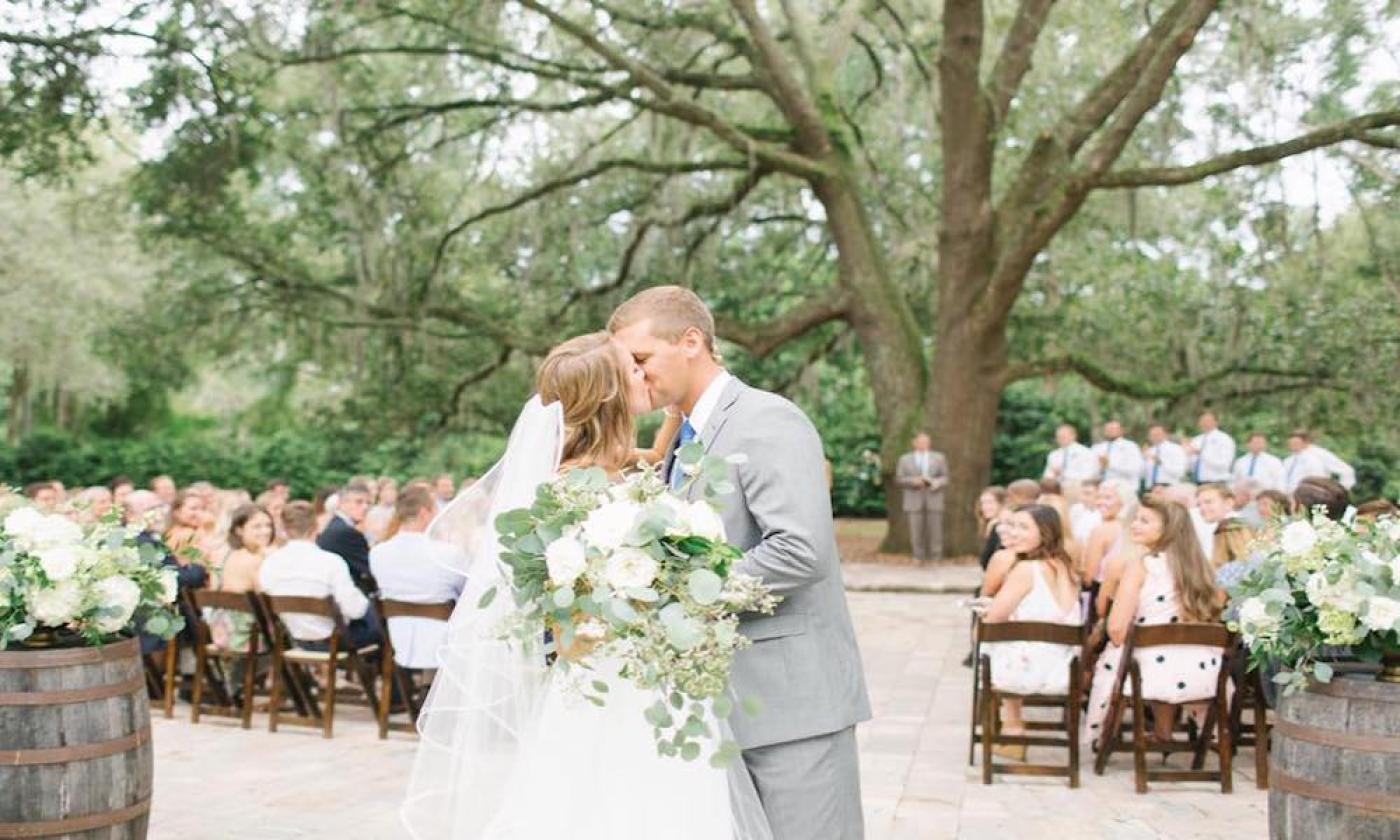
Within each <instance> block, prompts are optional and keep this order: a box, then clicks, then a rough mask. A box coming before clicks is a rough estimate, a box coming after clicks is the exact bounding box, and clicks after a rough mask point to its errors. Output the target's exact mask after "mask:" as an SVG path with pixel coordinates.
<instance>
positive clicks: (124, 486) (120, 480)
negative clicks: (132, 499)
mask: <svg viewBox="0 0 1400 840" xmlns="http://www.w3.org/2000/svg"><path fill="white" fill-rule="evenodd" d="M107 489H108V490H111V491H112V506H113V507H118V508H124V507H125V506H126V497H127V496H130V495H131V491H132V490H135V489H136V482H134V481H132V480H131V479H130V478H128V477H127V476H124V475H119V476H117V477H116V478H114V479H112V480H111V481H109V482H107Z"/></svg>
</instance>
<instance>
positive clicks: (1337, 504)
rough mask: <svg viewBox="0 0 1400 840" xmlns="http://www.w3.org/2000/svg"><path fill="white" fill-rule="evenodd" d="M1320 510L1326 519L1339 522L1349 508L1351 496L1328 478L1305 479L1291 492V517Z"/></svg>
mask: <svg viewBox="0 0 1400 840" xmlns="http://www.w3.org/2000/svg"><path fill="white" fill-rule="evenodd" d="M1317 508H1322V509H1323V512H1324V513H1325V514H1326V515H1327V518H1328V519H1331V520H1332V521H1334V522H1341V521H1342V520H1344V519H1345V518H1346V515H1347V510H1349V509H1350V508H1351V494H1350V493H1348V492H1347V488H1346V487H1344V486H1342V484H1341V483H1340V482H1337V481H1333V480H1332V479H1330V478H1305V479H1303V480H1302V481H1300V482H1299V483H1298V487H1297V489H1295V490H1294V491H1293V515H1294V516H1300V515H1303V514H1310V513H1312V511H1313V510H1315V509H1317Z"/></svg>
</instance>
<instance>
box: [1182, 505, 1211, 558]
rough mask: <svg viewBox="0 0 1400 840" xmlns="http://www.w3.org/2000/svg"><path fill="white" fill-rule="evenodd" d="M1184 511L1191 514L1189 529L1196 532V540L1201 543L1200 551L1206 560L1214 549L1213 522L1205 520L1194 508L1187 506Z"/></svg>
mask: <svg viewBox="0 0 1400 840" xmlns="http://www.w3.org/2000/svg"><path fill="white" fill-rule="evenodd" d="M1186 512H1187V513H1188V514H1190V516H1191V529H1192V530H1194V531H1195V532H1196V542H1198V543H1200V545H1201V553H1202V554H1204V555H1205V556H1206V560H1210V557H1211V554H1212V553H1214V551H1215V524H1214V523H1211V522H1207V521H1206V518H1205V517H1204V516H1201V512H1200V511H1199V510H1198V509H1196V508H1187V509H1186Z"/></svg>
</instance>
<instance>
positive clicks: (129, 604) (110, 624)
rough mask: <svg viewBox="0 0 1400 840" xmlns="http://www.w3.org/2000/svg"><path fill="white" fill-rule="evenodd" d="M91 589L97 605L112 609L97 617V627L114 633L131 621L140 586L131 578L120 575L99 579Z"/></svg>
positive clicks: (139, 601)
mask: <svg viewBox="0 0 1400 840" xmlns="http://www.w3.org/2000/svg"><path fill="white" fill-rule="evenodd" d="M92 590H93V594H94V595H95V596H96V597H97V603H98V606H100V607H102V609H103V610H112V611H113V612H111V613H109V614H106V615H100V616H98V617H97V621H96V625H97V629H98V630H101V631H102V632H103V633H115V632H117V631H118V630H121V629H122V628H124V627H126V624H127V622H128V621H131V614H132V613H134V612H136V607H137V605H139V604H140V603H141V587H139V586H137V585H136V582H135V581H133V580H132V579H131V578H128V577H122V576H121V575H112V576H111V577H106V578H103V579H102V580H99V581H98V582H97V584H96V585H95V586H93V588H92Z"/></svg>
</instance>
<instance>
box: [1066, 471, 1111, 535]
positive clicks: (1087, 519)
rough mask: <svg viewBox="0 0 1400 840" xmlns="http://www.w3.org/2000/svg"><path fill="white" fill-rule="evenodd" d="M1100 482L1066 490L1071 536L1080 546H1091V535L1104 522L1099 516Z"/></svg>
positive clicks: (1092, 482) (1087, 482)
mask: <svg viewBox="0 0 1400 840" xmlns="http://www.w3.org/2000/svg"><path fill="white" fill-rule="evenodd" d="M1099 486H1100V484H1099V480H1098V479H1093V480H1091V481H1085V482H1082V483H1080V485H1079V486H1078V487H1077V488H1074V487H1070V488H1066V493H1065V501H1066V502H1069V522H1067V523H1066V525H1067V526H1068V528H1069V535H1070V536H1071V537H1073V538H1074V541H1075V542H1077V543H1079V544H1080V545H1088V544H1089V535H1090V534H1092V533H1093V532H1094V529H1095V528H1097V527H1099V523H1101V522H1103V517H1102V516H1101V515H1100V514H1099V505H1098V500H1099Z"/></svg>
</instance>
